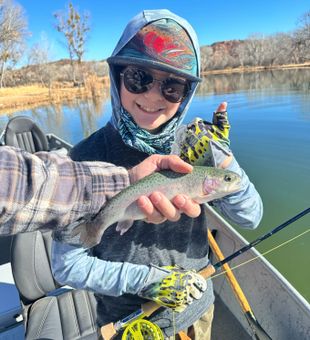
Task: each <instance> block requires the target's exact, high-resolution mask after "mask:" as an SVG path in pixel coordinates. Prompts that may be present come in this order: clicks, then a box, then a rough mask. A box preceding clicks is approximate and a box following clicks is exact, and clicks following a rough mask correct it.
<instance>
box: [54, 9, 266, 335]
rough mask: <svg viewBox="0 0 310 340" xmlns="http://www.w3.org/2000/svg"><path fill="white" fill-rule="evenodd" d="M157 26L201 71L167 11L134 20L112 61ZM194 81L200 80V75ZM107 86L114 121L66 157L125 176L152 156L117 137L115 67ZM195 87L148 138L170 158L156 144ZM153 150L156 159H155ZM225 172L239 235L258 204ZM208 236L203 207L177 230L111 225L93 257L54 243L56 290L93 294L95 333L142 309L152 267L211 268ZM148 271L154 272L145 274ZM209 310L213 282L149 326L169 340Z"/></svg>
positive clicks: (226, 204) (226, 210) (228, 207)
mask: <svg viewBox="0 0 310 340" xmlns="http://www.w3.org/2000/svg"><path fill="white" fill-rule="evenodd" d="M162 18H169V19H173V20H175V21H176V22H178V23H179V24H180V25H181V26H182V27H183V28H184V29H185V30H186V31H187V33H188V35H189V36H190V38H191V40H192V43H193V46H194V48H195V51H196V57H197V63H198V65H199V66H200V59H199V58H200V57H199V46H198V41H197V37H196V34H195V33H194V31H193V29H192V27H191V26H190V25H189V24H188V23H187V22H186V21H185V20H184V19H182V18H180V17H178V16H176V15H174V14H173V13H171V12H169V11H167V10H151V11H143V12H142V13H140V14H139V15H137V16H136V17H135V18H133V20H132V21H131V22H130V23H129V24H128V25H127V27H126V29H125V31H124V33H123V35H122V37H121V38H120V40H119V42H118V44H117V46H116V48H115V50H114V52H113V54H112V56H115V55H118V53H119V52H120V51H121V50H122V48H123V47H124V46H125V45H126V44H127V43H128V41H129V40H130V39H132V37H133V36H134V35H135V34H136V33H137V32H138V31H139V30H140V29H141V28H142V27H144V26H145V25H146V24H148V23H150V22H152V21H155V20H159V19H162ZM198 70H199V67H198ZM197 76H198V77H199V71H198V74H197ZM110 78H111V102H112V115H111V121H110V122H109V123H108V124H107V125H106V126H105V127H103V128H102V129H100V130H98V131H96V132H95V133H94V134H92V135H91V136H90V137H88V138H86V139H85V140H83V141H82V142H81V143H79V144H78V145H77V146H75V147H74V148H73V150H72V153H71V156H72V158H73V159H74V160H78V161H81V160H88V161H99V160H100V161H106V162H110V163H113V164H115V165H121V166H124V167H128V168H130V167H132V166H135V165H136V164H138V163H140V162H141V161H142V160H143V159H145V158H146V157H147V156H149V153H146V152H145V151H143V150H141V149H140V148H139V147H138V146H136V141H135V140H134V139H132V140H133V142H132V143H131V142H128V141H127V140H126V141H124V138H123V137H122V136H121V135H120V133H119V131H118V130H119V124H120V122H121V116H122V110H123V108H122V106H121V102H120V96H119V91H118V89H119V78H118V74H117V66H114V65H112V66H111V70H110ZM196 87H197V83H195V82H193V83H192V86H191V91H190V94H189V95H188V97H187V98H186V99H185V100H184V101H183V102H182V103H181V105H180V108H179V110H178V112H177V114H176V115H175V116H174V117H173V118H172V119H171V120H170V121H169V122H167V123H166V124H165V125H164V126H163V128H162V129H161V131H159V132H158V133H157V134H152V135H151V134H150V135H151V136H150V138H155V139H157V140H158V141H159V144H158V150H160V151H161V152H162V153H169V152H170V148H169V147H168V148H167V146H166V145H165V147H163V145H161V144H160V140H161V139H162V138H161V136H162V135H165V131H166V130H169V132H170V133H171V126H173V129H176V127H177V126H178V125H180V124H181V122H182V120H183V118H184V115H185V113H186V111H187V109H188V106H189V104H190V102H191V100H192V98H193V95H194V92H195V89H196ZM173 129H172V130H173ZM171 142H173V140H172V141H171ZM169 143H170V142H169ZM165 148H166V149H167V150H166V152H165ZM158 150H157V151H156V152H159V151H158ZM229 169H230V170H232V171H235V172H237V173H238V174H239V175H240V176H241V177H242V190H241V191H240V192H238V193H235V194H232V195H229V196H226V197H225V198H223V199H221V200H219V201H217V202H215V204H216V205H217V207H218V208H219V209H220V210H221V211H222V212H223V214H224V215H225V216H227V217H228V218H229V219H230V220H232V221H234V222H235V223H238V224H239V225H240V226H241V227H245V228H255V227H256V226H257V225H258V223H259V221H260V219H261V216H262V204H261V200H260V197H259V195H258V193H257V192H256V190H255V188H254V186H253V184H251V183H250V181H249V179H248V177H247V175H246V174H245V173H244V171H243V170H242V169H241V168H240V167H239V165H238V163H237V162H236V160H235V159H234V160H233V161H232V163H231V165H230V166H229ZM116 213H117V212H116ZM207 228H208V219H207V215H206V212H205V209H204V206H202V213H201V215H200V216H199V217H198V218H195V219H193V218H190V217H188V216H186V215H182V216H181V218H180V220H179V221H178V222H170V221H166V222H164V223H162V224H158V225H154V224H150V223H145V222H143V221H135V222H134V225H133V226H132V227H131V228H130V229H129V230H128V231H127V232H126V233H125V234H124V235H123V236H120V235H119V233H118V232H117V231H116V230H115V225H112V226H110V227H109V228H108V229H107V230H106V232H105V233H104V235H103V237H102V239H101V242H100V244H98V245H97V246H96V247H94V248H92V249H90V250H86V249H84V248H80V247H76V246H73V245H70V244H65V243H62V242H56V241H54V242H53V249H52V270H53V273H54V276H55V278H56V280H57V281H59V282H60V283H62V284H69V285H71V286H73V287H75V288H86V289H90V290H92V291H94V292H95V293H96V294H95V296H96V299H97V302H98V305H97V318H98V319H97V321H98V325H99V326H102V325H104V324H107V323H109V322H115V321H118V320H119V319H122V318H124V317H126V316H127V315H129V314H130V313H132V312H134V311H135V310H137V309H138V308H139V307H140V306H141V304H142V303H144V302H146V300H144V299H142V298H140V297H138V296H137V293H138V292H139V291H140V290H141V289H142V288H143V287H144V286H145V285H146V284H147V283H148V282H150V281H154V280H156V277H157V275H158V272H157V270H156V266H167V265H178V266H180V267H183V268H185V269H194V270H197V271H199V270H200V269H201V268H203V267H205V266H206V265H208V263H209V259H208V253H209V246H208V239H207ZM54 238H55V240H57V241H63V239H64V238H63V236H62V234H61V233H55V235H54ZM150 264H153V265H155V266H153V267H152V268H151V269H150V266H149V265H150ZM158 280H160V278H159V276H158ZM213 302H214V295H213V288H212V282H211V280H208V288H207V290H206V292H205V293H204V294H203V296H202V298H201V299H200V300H196V301H194V302H193V303H192V304H191V305H190V306H189V307H187V308H186V309H185V311H184V312H182V313H177V314H175V315H173V314H172V311H171V310H170V309H165V308H161V309H160V310H158V311H157V312H155V313H154V314H153V315H152V316H151V317H150V320H151V321H152V322H155V323H157V324H158V325H159V327H160V328H161V329H162V330H163V332H164V334H165V336H171V335H173V333H174V331H177V332H178V331H180V330H181V329H185V328H187V327H189V326H190V325H192V324H193V323H194V322H195V321H196V320H198V319H199V318H200V317H201V316H202V315H203V314H204V313H205V312H206V311H207V310H208V309H209V307H210V306H211V305H212V303H213Z"/></svg>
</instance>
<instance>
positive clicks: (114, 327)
mask: <svg viewBox="0 0 310 340" xmlns="http://www.w3.org/2000/svg"><path fill="white" fill-rule="evenodd" d="M309 212H310V207H309V208H307V209H305V210H303V211H302V212H300V213H299V214H297V215H295V216H294V217H292V218H290V219H289V220H287V221H286V222H284V223H282V224H280V225H279V226H278V227H276V228H274V229H272V230H271V231H270V232H268V233H266V234H264V235H263V236H260V237H258V238H257V239H255V240H254V241H252V242H251V243H249V244H248V245H246V246H244V247H242V248H241V249H239V250H237V251H236V252H234V253H233V254H231V255H229V256H227V257H226V258H225V259H223V260H221V261H218V262H217V263H215V264H214V265H211V264H209V265H208V266H206V267H204V268H202V270H200V271H199V274H200V275H201V276H203V277H204V278H205V279H207V278H209V277H210V276H212V275H213V274H214V273H215V272H216V270H217V269H219V268H220V267H222V266H223V265H224V264H226V263H227V262H229V261H231V260H233V259H234V258H236V257H237V256H239V255H241V254H243V253H244V252H246V251H248V250H249V249H251V248H253V247H254V246H256V245H257V244H259V243H260V242H262V241H264V240H266V239H267V238H269V237H270V236H272V235H274V234H276V233H277V232H279V231H280V230H282V229H283V228H285V227H287V226H288V225H290V224H292V223H294V222H295V221H297V220H299V219H300V218H302V217H303V216H305V215H306V214H308V213H309ZM159 308H161V306H160V305H158V304H157V303H156V302H154V301H149V302H146V303H144V304H143V305H142V306H141V308H139V309H138V310H137V311H135V312H133V313H131V314H130V315H128V316H127V317H125V318H124V319H122V320H119V321H117V322H116V323H113V322H111V323H109V324H107V325H104V326H102V327H101V329H100V332H101V335H102V337H103V339H104V340H110V339H112V338H113V337H114V336H115V335H116V334H118V333H119V332H120V331H121V330H122V329H125V330H126V329H127V327H129V326H130V324H131V323H137V329H138V328H139V327H140V329H142V327H145V332H149V333H150V334H156V336H158V337H157V338H156V336H155V335H154V337H153V338H150V339H161V335H159V333H158V332H156V329H155V328H152V329H151V328H150V327H151V326H150V325H146V324H143V321H147V320H141V319H143V318H144V317H148V316H150V315H151V314H153V313H154V312H155V311H156V310H158V309H159ZM139 322H142V327H141V325H139ZM151 324H152V323H151ZM152 325H153V324H152ZM154 327H155V325H154ZM137 329H136V330H137ZM136 330H135V331H136ZM140 335H141V336H142V335H143V334H141V331H140ZM142 338H143V337H142ZM124 339H125V337H124ZM126 339H130V340H131V339H132V340H135V339H138V337H137V338H135V335H132V336H131V335H130V334H127V337H126ZM139 339H140V338H139Z"/></svg>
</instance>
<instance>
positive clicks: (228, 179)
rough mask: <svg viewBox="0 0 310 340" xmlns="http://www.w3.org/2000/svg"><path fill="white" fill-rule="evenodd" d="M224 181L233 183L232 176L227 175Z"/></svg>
mask: <svg viewBox="0 0 310 340" xmlns="http://www.w3.org/2000/svg"><path fill="white" fill-rule="evenodd" d="M224 181H225V182H231V181H232V178H231V176H230V175H225V176H224Z"/></svg>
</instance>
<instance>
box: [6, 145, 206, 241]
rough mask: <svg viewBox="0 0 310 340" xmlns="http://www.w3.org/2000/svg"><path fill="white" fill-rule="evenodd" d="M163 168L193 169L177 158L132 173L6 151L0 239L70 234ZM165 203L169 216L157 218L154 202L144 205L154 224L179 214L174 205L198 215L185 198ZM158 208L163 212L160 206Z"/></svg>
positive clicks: (148, 162) (156, 160)
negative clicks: (131, 186)
mask: <svg viewBox="0 0 310 340" xmlns="http://www.w3.org/2000/svg"><path fill="white" fill-rule="evenodd" d="M161 169H171V170H174V171H177V172H183V173H184V172H185V173H187V172H189V171H191V166H188V164H187V163H185V162H183V161H182V160H181V159H179V158H178V157H172V156H160V155H154V156H151V157H148V158H147V159H145V160H144V161H143V162H141V163H140V164H138V165H137V166H135V167H133V168H132V169H130V170H129V171H127V170H126V169H125V168H123V167H119V166H115V165H113V164H109V163H101V162H74V161H72V160H71V159H70V158H69V157H65V156H59V155H57V154H55V153H48V152H38V153H36V154H35V155H33V154H30V153H28V152H26V151H23V150H21V149H16V148H13V147H8V146H1V147H0V177H1V186H0V236H8V235H14V234H17V233H22V232H29V231H35V230H44V229H45V230H47V229H54V228H56V227H57V228H58V229H60V228H65V227H66V225H68V224H70V226H71V228H66V229H67V232H68V233H69V234H70V233H71V231H72V230H71V229H72V227H74V225H73V224H72V222H75V221H78V220H80V221H81V219H82V218H85V219H86V218H90V217H91V216H94V215H96V214H98V212H99V211H100V209H101V208H102V207H103V206H104V205H105V203H106V201H107V200H108V199H109V198H110V197H112V196H114V195H115V194H116V193H117V192H119V191H120V190H122V189H124V188H125V187H126V186H128V185H129V183H130V182H131V183H134V182H135V181H137V180H138V179H141V178H142V177H144V176H146V175H148V174H151V173H153V172H155V171H158V170H161ZM165 200H166V203H165V204H166V208H165V210H166V211H168V216H164V215H163V214H161V213H160V212H155V213H154V212H153V210H154V206H153V204H152V202H146V203H145V198H142V200H141V204H140V206H141V209H142V211H143V212H144V213H145V214H146V215H147V217H148V219H149V220H151V221H153V222H154V223H156V222H157V221H158V220H162V219H163V218H165V217H169V216H170V215H171V214H175V213H176V207H175V205H176V206H177V207H179V208H180V209H182V210H183V212H185V213H187V214H190V215H192V214H194V215H197V216H198V215H199V205H198V204H194V203H193V202H191V201H190V200H187V201H186V202H184V196H183V195H182V196H181V197H178V196H176V197H175V198H174V199H173V203H174V205H173V204H172V203H171V202H170V201H169V200H167V199H165ZM180 200H181V205H180ZM182 201H183V202H182ZM139 202H140V199H139V200H138V203H139ZM167 206H168V208H167ZM157 209H159V211H160V207H159V206H158V207H157Z"/></svg>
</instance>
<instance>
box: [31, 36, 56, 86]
mask: <svg viewBox="0 0 310 340" xmlns="http://www.w3.org/2000/svg"><path fill="white" fill-rule="evenodd" d="M50 55H51V45H50V43H49V41H48V38H47V35H46V34H45V33H42V34H41V36H40V41H39V42H37V43H35V44H34V45H33V46H32V47H31V48H30V50H29V53H28V65H34V67H35V77H34V78H35V79H32V81H39V82H40V83H41V84H42V85H44V86H48V87H49V88H50V87H51V84H52V81H53V79H54V76H55V71H54V70H53V66H52V65H51V64H49V62H50V61H51V56H50Z"/></svg>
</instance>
